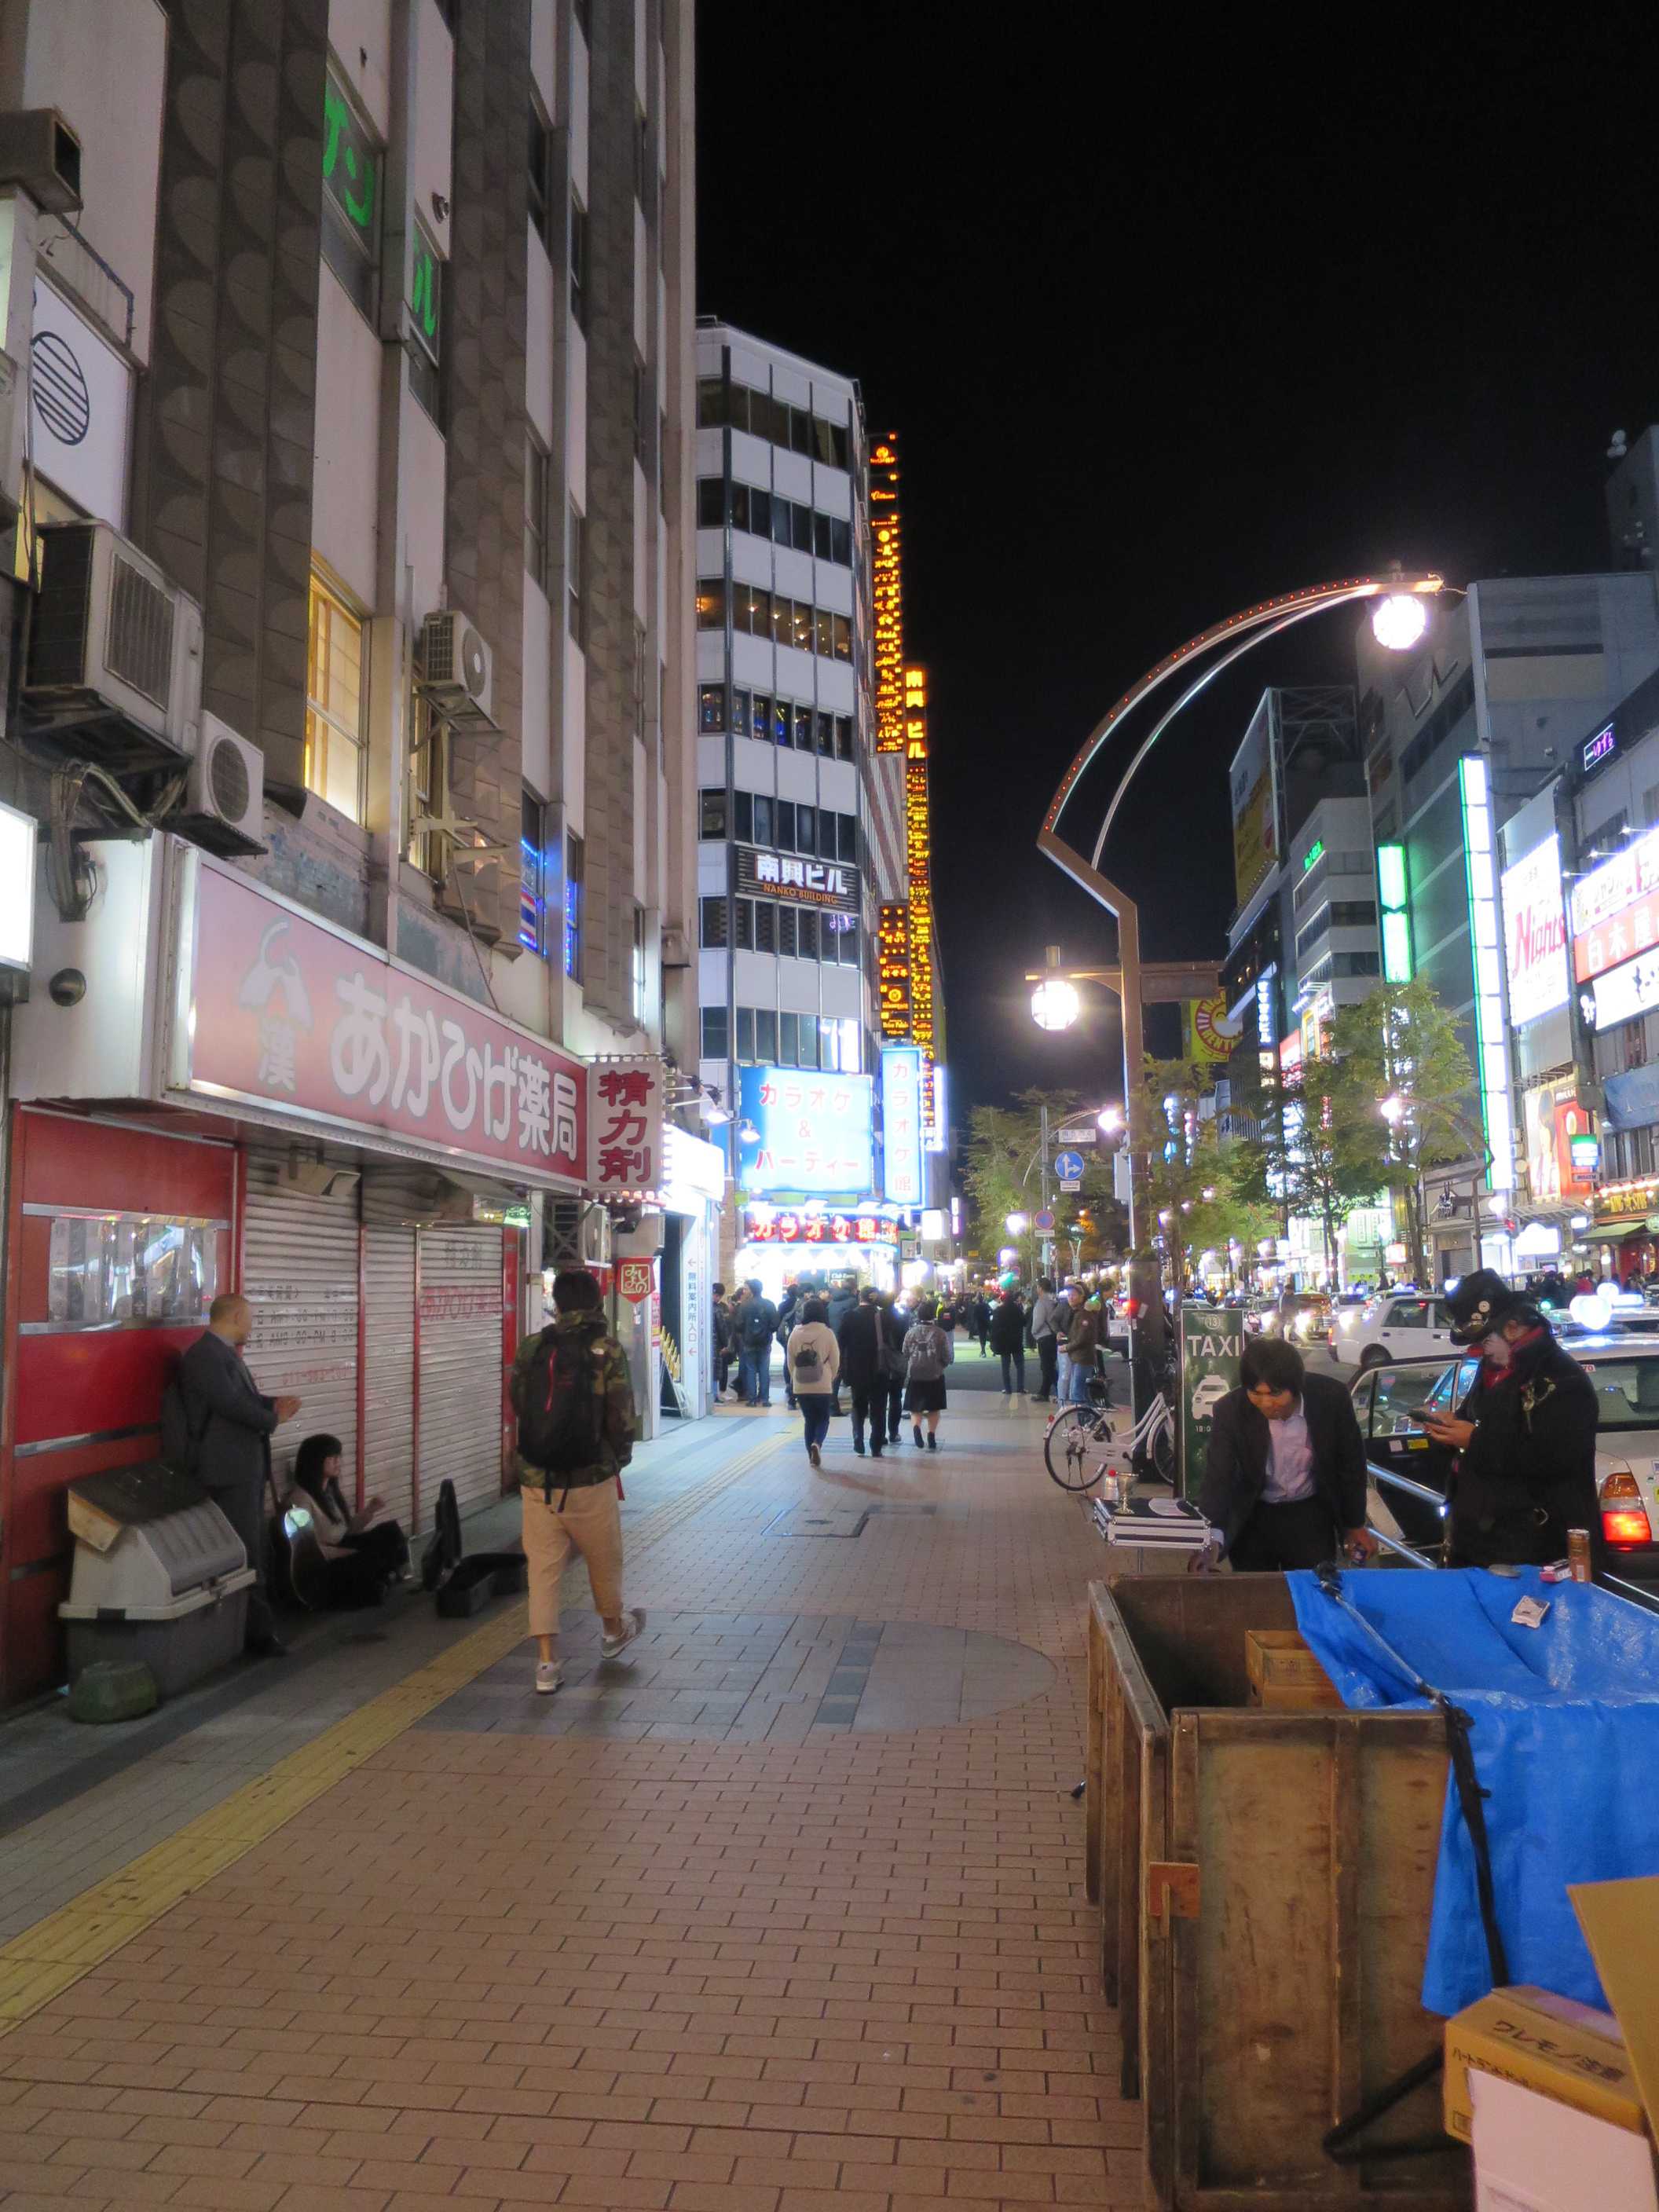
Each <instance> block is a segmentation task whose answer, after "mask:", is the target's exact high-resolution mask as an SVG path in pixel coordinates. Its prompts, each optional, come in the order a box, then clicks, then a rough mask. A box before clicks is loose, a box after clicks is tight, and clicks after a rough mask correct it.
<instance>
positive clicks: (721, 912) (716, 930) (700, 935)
mask: <svg viewBox="0 0 1659 2212" xmlns="http://www.w3.org/2000/svg"><path fill="white" fill-rule="evenodd" d="M697 908H698V930H697V942H698V943H699V944H700V945H702V946H703V947H704V948H705V949H706V950H707V951H711V952H717V951H720V950H721V949H722V948H723V947H724V946H725V945H726V944H727V943H728V942H729V940H730V938H731V922H730V916H729V915H728V913H727V909H726V901H725V900H724V899H723V898H706V899H699V900H698V902H697Z"/></svg>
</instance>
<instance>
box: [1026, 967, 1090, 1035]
mask: <svg viewBox="0 0 1659 2212" xmlns="http://www.w3.org/2000/svg"><path fill="white" fill-rule="evenodd" d="M1082 1011H1083V1001H1082V1000H1081V999H1080V998H1079V996H1078V991H1077V986H1076V984H1075V983H1068V982H1066V980H1065V978H1064V977H1063V976H1059V975H1051V976H1050V977H1049V978H1048V981H1047V982H1044V983H1039V984H1038V985H1037V987H1036V990H1035V991H1033V992H1032V994H1031V1019H1032V1020H1033V1021H1034V1022H1035V1023H1036V1025H1037V1027H1038V1028H1039V1029H1040V1030H1068V1029H1070V1028H1071V1026H1072V1024H1073V1022H1075V1021H1076V1019H1077V1018H1078V1016H1079V1014H1080V1013H1081V1012H1082Z"/></svg>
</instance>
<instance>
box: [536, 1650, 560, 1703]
mask: <svg viewBox="0 0 1659 2212" xmlns="http://www.w3.org/2000/svg"><path fill="white" fill-rule="evenodd" d="M563 1680H564V1669H563V1668H562V1666H561V1665H560V1664H559V1662H558V1661H557V1660H556V1659H538V1661H537V1662H536V1688H537V1692H538V1694H539V1695H540V1696H542V1697H544V1698H550V1697H551V1696H552V1694H553V1692H554V1691H555V1690H556V1689H557V1688H558V1686H559V1685H560V1684H561V1683H562V1681H563Z"/></svg>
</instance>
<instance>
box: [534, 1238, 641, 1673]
mask: <svg viewBox="0 0 1659 2212" xmlns="http://www.w3.org/2000/svg"><path fill="white" fill-rule="evenodd" d="M509 1395H511V1398H512V1401H513V1412H514V1413H517V1415H518V1417H519V1467H520V1498H521V1502H522V1504H523V1509H524V1555H525V1559H526V1563H527V1565H528V1567H529V1574H530V1633H531V1634H532V1636H533V1637H534V1638H535V1639H536V1649H537V1660H536V1688H537V1690H538V1692H540V1693H541V1694H542V1695H543V1696H547V1695H549V1694H550V1693H551V1692H553V1691H555V1690H556V1689H557V1688H558V1686H559V1685H560V1683H561V1682H562V1680H563V1679H564V1676H563V1673H562V1668H561V1665H560V1660H559V1577H561V1576H562V1574H563V1572H564V1568H565V1562H566V1560H567V1559H568V1558H569V1556H570V1552H571V1547H573V1546H574V1547H575V1549H576V1550H577V1551H579V1552H580V1553H581V1555H582V1560H583V1563H584V1565H586V1569H587V1580H588V1583H589V1586H590V1588H591V1589H592V1592H593V1610H594V1611H595V1613H598V1614H599V1620H600V1622H601V1624H602V1626H603V1627H604V1631H605V1637H604V1641H603V1643H602V1644H600V1647H599V1649H600V1651H601V1652H602V1654H603V1656H605V1658H607V1659H617V1658H620V1657H621V1656H622V1654H623V1652H624V1651H625V1650H627V1649H628V1647H629V1644H631V1643H633V1641H634V1639H635V1638H636V1637H637V1636H638V1635H639V1633H640V1632H641V1629H643V1627H644V1626H645V1613H644V1610H643V1608H642V1607H639V1606H635V1607H634V1608H633V1609H632V1610H631V1611H624V1610H623V1533H622V1485H621V1483H620V1481H619V1480H617V1478H618V1476H619V1475H620V1474H621V1473H622V1470H623V1468H625V1467H626V1466H627V1464H628V1462H629V1460H630V1459H631V1458H632V1456H633V1453H634V1387H633V1384H632V1383H630V1382H629V1375H628V1355H627V1354H626V1353H625V1352H623V1348H622V1346H621V1345H620V1344H618V1343H617V1340H616V1338H615V1337H614V1336H609V1335H607V1334H606V1333H605V1314H604V1310H603V1302H602V1295H601V1292H600V1290H599V1278H598V1277H597V1276H596V1275H594V1274H592V1273H590V1271H589V1270H588V1269H587V1268H586V1267H565V1268H562V1269H561V1271H560V1272H559V1273H558V1274H556V1276H555V1277H554V1278H553V1319H552V1322H550V1325H549V1326H548V1327H547V1328H544V1329H541V1330H539V1331H538V1333H537V1334H535V1335H534V1336H527V1337H526V1339H525V1340H524V1342H523V1343H522V1344H521V1345H520V1346H519V1351H518V1356H517V1358H515V1359H514V1360H513V1375H512V1380H511V1383H510V1384H509Z"/></svg>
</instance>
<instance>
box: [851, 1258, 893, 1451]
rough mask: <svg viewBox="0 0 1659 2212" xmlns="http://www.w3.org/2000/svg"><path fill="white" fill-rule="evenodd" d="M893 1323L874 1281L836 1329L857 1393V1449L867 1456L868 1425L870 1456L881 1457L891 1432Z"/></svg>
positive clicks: (855, 1419)
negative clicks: (866, 1428) (889, 1387)
mask: <svg viewBox="0 0 1659 2212" xmlns="http://www.w3.org/2000/svg"><path fill="white" fill-rule="evenodd" d="M891 1328H892V1323H891V1322H890V1321H889V1319H888V1317H887V1316H886V1314H885V1313H884V1311H883V1310H882V1304H881V1298H880V1296H879V1293H878V1291H877V1290H876V1287H875V1285H874V1284H873V1283H866V1285H865V1287H864V1289H863V1291H861V1292H860V1297H859V1302H858V1304H856V1305H855V1306H854V1307H852V1308H851V1309H850V1310H849V1311H848V1313H847V1314H846V1316H844V1317H843V1319H842V1324H841V1327H840V1328H838V1329H837V1330H836V1343H837V1344H838V1345H839V1346H841V1372H842V1380H843V1381H844V1382H845V1383H846V1384H847V1387H848V1389H849V1390H850V1391H851V1392H852V1394H853V1449H854V1451H855V1452H857V1453H858V1455H859V1456H860V1459H861V1458H862V1457H863V1456H864V1425H865V1423H866V1420H867V1421H868V1422H869V1424H870V1456H871V1457H872V1459H879V1458H880V1457H881V1450H882V1443H883V1441H884V1437H885V1436H886V1432H887V1419H886V1416H887V1366H888V1359H887V1354H888V1352H889V1350H890V1349H891V1348H896V1347H891V1346H890V1337H889V1332H890V1329H891Z"/></svg>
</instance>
